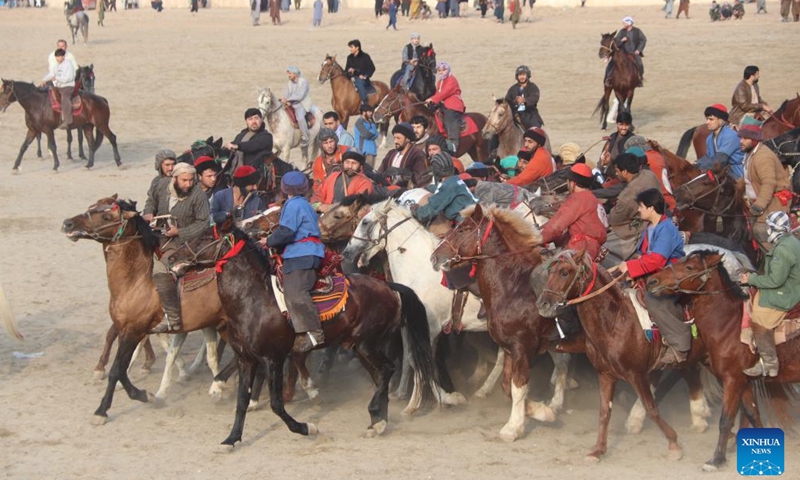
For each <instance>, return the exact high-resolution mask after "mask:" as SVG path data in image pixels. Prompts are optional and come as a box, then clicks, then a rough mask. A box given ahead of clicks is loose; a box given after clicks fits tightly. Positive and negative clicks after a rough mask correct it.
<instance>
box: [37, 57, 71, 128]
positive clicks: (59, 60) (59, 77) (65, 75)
mask: <svg viewBox="0 0 800 480" xmlns="http://www.w3.org/2000/svg"><path fill="white" fill-rule="evenodd" d="M54 54H55V57H56V66H55V67H54V68H52V69H51V70H50V73H48V74H47V75H45V77H44V78H43V79H42V82H41V83H40V84H39V86H40V87H43V86H44V85H45V84H46V83H47V82H49V81H52V82H53V88H55V89H56V90H57V91H58V93H59V96H60V103H61V124H60V125H59V126H58V128H59V129H61V130H66V129H67V127H68V126H69V124H71V123H72V93H73V92H74V91H75V73H76V71H75V67H73V66H72V63H71V62H67V61H65V56H66V54H67V52H65V51H64V50H62V49H60V48H59V49H58V50H56V51H55V53H54Z"/></svg>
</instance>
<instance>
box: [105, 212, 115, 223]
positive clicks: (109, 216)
mask: <svg viewBox="0 0 800 480" xmlns="http://www.w3.org/2000/svg"><path fill="white" fill-rule="evenodd" d="M103 220H106V221H108V222H110V221H111V220H113V218H111V215H110V214H108V213H104V214H103Z"/></svg>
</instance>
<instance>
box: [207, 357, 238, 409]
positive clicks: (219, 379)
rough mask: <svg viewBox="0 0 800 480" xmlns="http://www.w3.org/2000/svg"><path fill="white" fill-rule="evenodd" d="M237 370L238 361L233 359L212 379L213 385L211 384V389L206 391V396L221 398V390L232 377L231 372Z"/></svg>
mask: <svg viewBox="0 0 800 480" xmlns="http://www.w3.org/2000/svg"><path fill="white" fill-rule="evenodd" d="M237 368H238V361H237V360H236V359H235V358H234V359H232V360H231V361H230V362H228V364H227V365H225V366H224V367H222V369H221V370H220V371H219V373H218V374H217V375H216V376H215V377H214V383H212V384H211V388H209V389H208V394H209V395H211V396H212V397H214V398H217V399H219V398H221V397H222V389H223V388H224V387H225V383H226V382H227V381H228V379H229V378H230V377H231V375H233V372H235V371H236V369H237Z"/></svg>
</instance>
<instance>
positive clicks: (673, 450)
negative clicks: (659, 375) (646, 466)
mask: <svg viewBox="0 0 800 480" xmlns="http://www.w3.org/2000/svg"><path fill="white" fill-rule="evenodd" d="M629 383H630V384H631V386H633V389H634V390H636V394H637V395H638V396H639V398H640V399H641V400H642V403H643V404H644V408H645V410H646V411H647V416H648V417H650V420H652V421H654V422H655V423H656V425H658V428H660V429H661V431H662V432H664V436H665V437H667V441H668V442H669V454H668V456H667V458H668V459H670V460H680V458H681V456H683V450H682V449H681V447H680V445H678V434H677V433H675V430H673V429H672V427H670V426H669V424H667V422H665V421H664V419H663V418H661V415H660V414H659V412H658V407H656V401H655V399H654V398H653V393H652V391H651V390H650V385H649V382H648V381H647V378H646V377H645V376H644V375H636V376H635V377H633V378H631V379H630V380H629Z"/></svg>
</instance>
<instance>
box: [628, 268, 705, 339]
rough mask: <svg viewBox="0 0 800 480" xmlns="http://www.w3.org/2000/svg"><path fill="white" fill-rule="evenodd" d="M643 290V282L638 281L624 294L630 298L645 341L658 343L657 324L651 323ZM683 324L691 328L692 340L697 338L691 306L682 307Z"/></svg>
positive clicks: (659, 334) (651, 319)
mask: <svg viewBox="0 0 800 480" xmlns="http://www.w3.org/2000/svg"><path fill="white" fill-rule="evenodd" d="M644 290H645V284H644V281H642V280H640V281H637V282H636V283H635V284H634V286H633V288H626V289H625V294H626V295H627V296H628V298H630V300H631V303H632V304H633V309H634V310H636V317H637V318H638V319H639V325H641V326H642V331H644V336H645V338H647V341H648V342H660V341H661V340H662V338H661V333H660V332H659V330H658V324H657V323H656V322H654V321H653V318H652V317H651V316H650V312H649V311H648V310H647V302H646V301H645V299H644ZM683 322H684V323H688V324H690V325H691V326H692V338H697V328H696V327H695V326H694V311H693V310H692V307H691V304H689V305H684V307H683Z"/></svg>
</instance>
